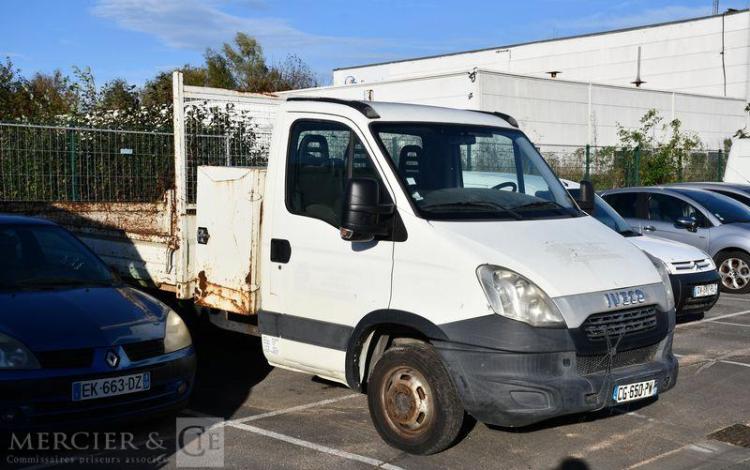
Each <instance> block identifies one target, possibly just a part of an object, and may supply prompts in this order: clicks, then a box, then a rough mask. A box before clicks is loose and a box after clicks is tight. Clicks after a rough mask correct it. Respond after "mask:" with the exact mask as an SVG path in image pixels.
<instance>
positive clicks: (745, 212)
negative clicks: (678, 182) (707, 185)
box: [675, 189, 750, 224]
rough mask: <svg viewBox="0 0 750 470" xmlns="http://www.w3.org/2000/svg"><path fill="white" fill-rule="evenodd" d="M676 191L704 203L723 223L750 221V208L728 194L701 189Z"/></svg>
mask: <svg viewBox="0 0 750 470" xmlns="http://www.w3.org/2000/svg"><path fill="white" fill-rule="evenodd" d="M675 191H676V192H678V193H680V194H682V195H683V196H687V197H689V198H690V199H692V200H694V201H695V202H697V203H698V204H700V205H702V206H703V207H704V208H705V209H706V210H707V211H708V212H710V213H711V214H713V215H714V217H716V218H717V219H719V221H720V222H721V223H723V224H734V223H741V222H750V208H748V207H747V206H745V205H744V204H742V203H739V202H737V201H735V200H734V199H731V198H729V197H727V196H722V195H721V194H716V193H711V192H708V191H700V190H692V191H691V190H686V189H675Z"/></svg>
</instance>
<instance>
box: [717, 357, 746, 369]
mask: <svg viewBox="0 0 750 470" xmlns="http://www.w3.org/2000/svg"><path fill="white" fill-rule="evenodd" d="M718 362H722V363H724V364H734V365H735V366H743V367H750V364H745V363H744V362H737V361H727V360H726V359H721V360H719V361H718Z"/></svg>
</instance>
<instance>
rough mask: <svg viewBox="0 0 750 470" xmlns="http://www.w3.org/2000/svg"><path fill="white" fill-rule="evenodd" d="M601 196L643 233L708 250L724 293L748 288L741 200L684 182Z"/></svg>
mask: <svg viewBox="0 0 750 470" xmlns="http://www.w3.org/2000/svg"><path fill="white" fill-rule="evenodd" d="M602 197H603V198H604V200H605V201H607V203H609V205H611V206H612V207H613V208H614V209H615V210H616V211H617V212H618V213H619V214H620V215H621V216H622V217H623V218H625V220H626V221H627V222H628V223H629V224H630V225H632V226H634V227H636V228H637V229H638V230H641V231H643V233H647V234H649V235H654V236H657V237H661V238H667V239H670V240H675V241H679V242H683V243H688V244H690V245H693V246H695V247H697V248H699V249H701V250H703V251H705V252H706V253H708V254H710V255H711V257H713V259H714V262H715V263H716V265H717V266H718V270H719V275H720V276H721V287H722V289H723V290H724V291H726V292H732V293H737V294H744V293H747V292H750V208H748V207H747V206H745V205H744V204H741V203H739V202H737V201H735V200H734V199H731V198H729V197H727V196H723V195H721V194H717V193H715V192H710V191H706V190H703V189H697V188H691V187H686V186H685V187H683V186H680V187H664V186H654V187H648V188H646V187H636V188H623V189H613V190H609V191H604V192H603V193H602Z"/></svg>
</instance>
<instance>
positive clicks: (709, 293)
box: [560, 179, 721, 316]
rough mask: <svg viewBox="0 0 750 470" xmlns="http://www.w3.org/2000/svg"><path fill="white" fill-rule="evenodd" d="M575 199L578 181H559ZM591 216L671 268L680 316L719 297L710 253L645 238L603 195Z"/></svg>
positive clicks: (701, 309)
mask: <svg viewBox="0 0 750 470" xmlns="http://www.w3.org/2000/svg"><path fill="white" fill-rule="evenodd" d="M560 181H562V183H563V185H564V186H565V188H567V190H568V192H569V193H570V195H571V196H573V199H578V198H579V196H580V189H579V184H578V183H576V182H574V181H569V180H564V179H563V180H560ZM591 215H592V216H593V217H594V218H595V219H596V220H598V221H599V222H601V223H603V224H604V225H606V226H607V227H609V228H611V229H612V230H614V231H615V232H617V233H619V234H620V235H622V236H624V237H626V238H627V239H628V240H629V241H630V242H631V243H632V244H634V245H635V246H637V247H638V248H640V249H641V250H643V251H644V252H645V253H647V254H648V255H649V256H653V257H655V258H659V259H660V260H662V261H663V262H664V264H665V265H666V266H667V267H668V268H669V279H670V280H671V281H672V292H673V294H674V301H675V306H676V309H677V315H678V316H680V315H688V314H700V313H703V312H706V311H708V310H710V309H711V308H712V307H713V306H714V305H715V304H716V301H717V300H719V282H720V280H721V278H720V277H719V273H718V272H717V271H716V265H715V264H714V261H713V259H711V256H710V255H708V254H707V253H705V252H703V251H701V250H699V249H698V248H695V247H694V246H691V245H687V244H685V243H679V242H675V241H671V240H664V239H660V238H656V237H646V236H643V234H642V233H641V232H639V231H637V230H634V228H633V227H631V226H630V224H628V223H627V222H626V221H625V219H623V218H622V217H621V216H620V214H618V213H617V211H615V210H614V209H613V208H612V207H611V206H610V205H609V204H607V203H606V202H605V201H604V199H602V198H601V197H600V196H595V198H594V210H593V211H592V212H591Z"/></svg>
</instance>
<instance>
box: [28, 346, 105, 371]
mask: <svg viewBox="0 0 750 470" xmlns="http://www.w3.org/2000/svg"><path fill="white" fill-rule="evenodd" d="M34 356H36V358H37V360H38V361H39V365H40V366H41V367H42V369H80V368H84V367H91V363H92V362H93V360H94V350H93V349H89V348H87V349H63V350H59V351H41V352H35V353H34Z"/></svg>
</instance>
